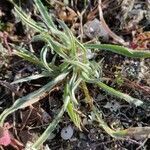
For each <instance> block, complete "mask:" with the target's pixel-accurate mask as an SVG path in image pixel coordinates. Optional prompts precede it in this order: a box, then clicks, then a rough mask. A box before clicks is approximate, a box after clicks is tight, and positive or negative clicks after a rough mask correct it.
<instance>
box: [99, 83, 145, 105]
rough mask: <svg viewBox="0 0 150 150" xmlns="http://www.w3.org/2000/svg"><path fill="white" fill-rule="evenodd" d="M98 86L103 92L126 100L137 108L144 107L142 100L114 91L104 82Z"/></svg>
mask: <svg viewBox="0 0 150 150" xmlns="http://www.w3.org/2000/svg"><path fill="white" fill-rule="evenodd" d="M97 85H98V86H99V87H100V88H102V89H103V90H105V91H106V92H108V93H109V94H111V95H113V96H116V97H118V98H120V99H124V100H125V101H127V102H128V103H132V104H134V105H135V106H142V105H143V102H142V101H141V100H139V99H136V98H133V97H131V96H129V95H128V94H124V93H121V92H119V91H117V90H115V89H113V88H112V87H109V86H108V85H106V84H104V83H102V82H98V83H97Z"/></svg>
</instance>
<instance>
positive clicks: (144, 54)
mask: <svg viewBox="0 0 150 150" xmlns="http://www.w3.org/2000/svg"><path fill="white" fill-rule="evenodd" d="M84 46H85V47H86V48H93V49H101V50H107V51H111V52H114V53H117V54H121V55H123V56H127V57H133V58H150V51H138V50H132V49H129V48H126V47H123V46H118V45H111V44H84Z"/></svg>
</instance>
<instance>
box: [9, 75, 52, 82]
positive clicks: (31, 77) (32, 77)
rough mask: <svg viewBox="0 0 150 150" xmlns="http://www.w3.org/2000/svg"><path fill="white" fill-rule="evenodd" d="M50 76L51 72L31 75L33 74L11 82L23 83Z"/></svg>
mask: <svg viewBox="0 0 150 150" xmlns="http://www.w3.org/2000/svg"><path fill="white" fill-rule="evenodd" d="M48 76H50V74H48V73H43V74H36V75H31V76H28V77H25V78H21V79H18V80H16V81H13V82H11V84H17V83H23V82H27V81H31V80H36V79H39V78H43V77H48Z"/></svg>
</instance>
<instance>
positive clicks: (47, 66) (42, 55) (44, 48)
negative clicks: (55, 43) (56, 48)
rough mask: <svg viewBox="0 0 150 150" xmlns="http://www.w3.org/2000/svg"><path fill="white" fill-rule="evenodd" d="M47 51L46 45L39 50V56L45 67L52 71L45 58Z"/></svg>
mask: <svg viewBox="0 0 150 150" xmlns="http://www.w3.org/2000/svg"><path fill="white" fill-rule="evenodd" d="M47 51H48V47H47V45H46V46H44V47H43V48H42V50H41V53H40V58H41V61H42V62H43V65H44V66H45V68H46V69H47V70H48V71H49V72H52V71H53V70H52V68H50V66H49V64H48V63H47V60H46V57H47Z"/></svg>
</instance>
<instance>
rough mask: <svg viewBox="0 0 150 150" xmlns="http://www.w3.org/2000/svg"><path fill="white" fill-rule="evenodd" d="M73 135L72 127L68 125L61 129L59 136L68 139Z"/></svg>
mask: <svg viewBox="0 0 150 150" xmlns="http://www.w3.org/2000/svg"><path fill="white" fill-rule="evenodd" d="M72 136H73V128H72V127H71V126H70V125H69V126H67V127H64V128H63V129H62V130H61V137H62V138H63V139H64V140H69V139H71V137H72Z"/></svg>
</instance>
